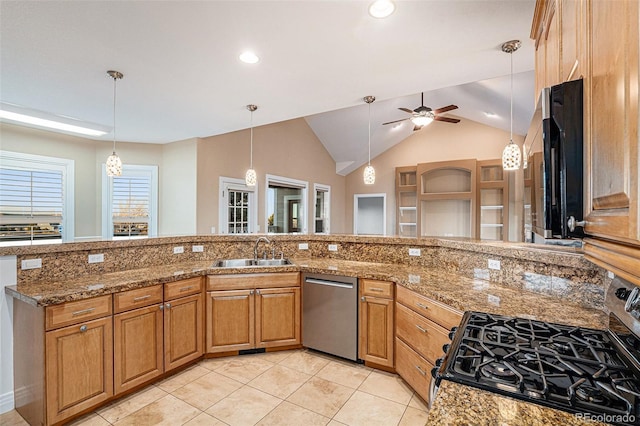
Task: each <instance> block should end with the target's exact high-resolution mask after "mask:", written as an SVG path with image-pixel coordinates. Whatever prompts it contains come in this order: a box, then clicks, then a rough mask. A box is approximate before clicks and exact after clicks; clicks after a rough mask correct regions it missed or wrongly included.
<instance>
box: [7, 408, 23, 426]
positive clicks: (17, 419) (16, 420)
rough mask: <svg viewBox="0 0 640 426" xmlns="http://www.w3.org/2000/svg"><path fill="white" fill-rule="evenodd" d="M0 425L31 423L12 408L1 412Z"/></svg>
mask: <svg viewBox="0 0 640 426" xmlns="http://www.w3.org/2000/svg"><path fill="white" fill-rule="evenodd" d="M0 425H2V426H29V423H27V421H26V420H25V419H23V418H22V416H21V415H20V414H19V413H18V412H17V411H16V410H11V411H7V412H6V413H3V414H0Z"/></svg>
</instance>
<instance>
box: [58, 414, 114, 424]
mask: <svg viewBox="0 0 640 426" xmlns="http://www.w3.org/2000/svg"><path fill="white" fill-rule="evenodd" d="M67 425H68V426H110V425H111V423H109V422H108V421H106V420H105V419H103V418H102V417H100V416H99V415H98V414H96V413H89V414H87V415H86V416H82V417H80V418H79V419H77V420H74V421H73V422H71V423H67Z"/></svg>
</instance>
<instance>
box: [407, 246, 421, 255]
mask: <svg viewBox="0 0 640 426" xmlns="http://www.w3.org/2000/svg"><path fill="white" fill-rule="evenodd" d="M409 256H420V249H419V248H410V249H409Z"/></svg>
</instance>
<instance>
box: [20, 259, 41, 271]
mask: <svg viewBox="0 0 640 426" xmlns="http://www.w3.org/2000/svg"><path fill="white" fill-rule="evenodd" d="M20 267H21V268H22V269H38V268H42V259H25V260H23V261H22V262H21V264H20Z"/></svg>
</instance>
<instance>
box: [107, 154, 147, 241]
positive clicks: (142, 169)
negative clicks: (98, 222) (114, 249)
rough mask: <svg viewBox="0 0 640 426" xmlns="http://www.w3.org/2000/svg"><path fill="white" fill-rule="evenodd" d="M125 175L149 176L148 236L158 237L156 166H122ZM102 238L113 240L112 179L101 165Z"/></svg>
mask: <svg viewBox="0 0 640 426" xmlns="http://www.w3.org/2000/svg"><path fill="white" fill-rule="evenodd" d="M122 171H123V173H125V172H126V174H127V175H135V174H144V175H148V174H151V199H150V200H149V235H148V236H147V237H157V236H158V166H147V165H133V164H124V165H123V166H122ZM102 238H103V239H105V240H113V179H111V178H110V177H109V176H107V166H106V164H105V163H102Z"/></svg>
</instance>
